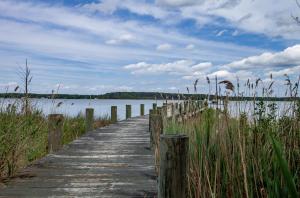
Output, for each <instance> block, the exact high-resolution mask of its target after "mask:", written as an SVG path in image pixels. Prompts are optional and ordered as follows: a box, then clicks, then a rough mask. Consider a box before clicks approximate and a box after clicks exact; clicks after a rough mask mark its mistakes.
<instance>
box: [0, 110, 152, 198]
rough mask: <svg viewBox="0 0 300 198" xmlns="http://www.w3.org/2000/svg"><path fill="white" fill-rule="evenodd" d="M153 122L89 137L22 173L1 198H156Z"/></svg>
mask: <svg viewBox="0 0 300 198" xmlns="http://www.w3.org/2000/svg"><path fill="white" fill-rule="evenodd" d="M148 124H149V121H148V117H147V116H145V117H138V118H131V119H128V120H126V121H121V122H118V123H116V124H112V125H110V126H108V127H104V128H101V129H97V130H94V131H91V132H88V133H87V134H85V135H84V136H83V137H81V138H79V139H78V140H75V141H73V142H72V143H71V144H69V145H66V146H64V147H63V148H62V149H61V150H60V151H58V152H56V153H52V154H49V155H47V156H46V157H44V158H43V159H41V160H39V161H37V162H36V163H34V164H33V165H31V166H29V167H27V168H26V169H24V170H23V171H21V172H20V177H19V178H15V179H13V180H11V181H9V182H8V183H7V184H6V185H7V186H6V187H3V188H0V197H155V196H156V194H157V180H156V176H155V171H154V156H153V152H152V151H151V150H150V144H149V141H150V138H149V137H150V134H149V130H148V129H149V126H148Z"/></svg>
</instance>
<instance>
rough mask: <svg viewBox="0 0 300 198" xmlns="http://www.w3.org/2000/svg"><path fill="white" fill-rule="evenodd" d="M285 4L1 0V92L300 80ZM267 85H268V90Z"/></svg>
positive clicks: (299, 31)
mask: <svg viewBox="0 0 300 198" xmlns="http://www.w3.org/2000/svg"><path fill="white" fill-rule="evenodd" d="M292 16H300V8H299V7H297V4H296V2H295V1H294V0H48V1H47V0H0V58H1V62H0V71H1V72H0V91H1V92H3V91H5V89H6V88H7V87H9V89H13V88H14V87H15V86H16V85H17V84H20V83H21V81H20V77H19V72H20V68H22V67H24V65H25V60H26V59H28V65H29V67H30V68H31V70H32V75H33V80H32V84H31V91H32V92H36V93H51V91H52V90H53V89H56V87H57V86H58V85H59V87H60V90H59V93H80V94H100V93H105V92H111V91H165V92H177V91H178V90H179V91H180V92H185V91H186V87H187V86H190V87H192V83H193V81H194V80H195V79H199V91H200V92H206V91H207V84H206V80H205V79H206V76H208V77H210V78H213V77H214V76H216V75H217V76H218V78H219V79H226V80H231V81H236V78H237V77H238V78H239V80H240V81H241V82H245V81H246V80H247V79H248V78H249V79H252V80H255V79H256V78H261V79H263V80H264V82H267V81H268V78H269V76H270V74H271V73H272V74H273V76H274V78H276V83H277V88H276V89H277V92H276V93H277V94H278V95H280V94H281V93H283V88H282V87H283V86H282V85H283V80H284V76H283V75H284V74H288V75H289V76H290V78H292V79H297V77H298V75H299V74H300V25H299V24H297V23H296V22H295V21H294V20H293V19H292ZM276 83H275V84H276Z"/></svg>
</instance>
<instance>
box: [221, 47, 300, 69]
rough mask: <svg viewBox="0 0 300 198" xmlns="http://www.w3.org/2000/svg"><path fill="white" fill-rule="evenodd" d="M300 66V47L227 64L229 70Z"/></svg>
mask: <svg viewBox="0 0 300 198" xmlns="http://www.w3.org/2000/svg"><path fill="white" fill-rule="evenodd" d="M299 64H300V45H294V46H292V47H288V48H286V49H285V50H283V51H281V52H276V53H269V52H266V53H263V54H261V55H258V56H250V57H247V58H244V59H241V60H238V61H234V62H232V63H229V64H226V65H225V67H227V68H235V69H253V68H261V69H266V67H267V68H273V67H279V68H284V67H291V66H295V65H299Z"/></svg>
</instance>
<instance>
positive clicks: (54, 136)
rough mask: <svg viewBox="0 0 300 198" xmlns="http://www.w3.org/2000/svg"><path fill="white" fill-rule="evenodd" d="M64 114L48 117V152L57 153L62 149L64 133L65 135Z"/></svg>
mask: <svg viewBox="0 0 300 198" xmlns="http://www.w3.org/2000/svg"><path fill="white" fill-rule="evenodd" d="M63 121H64V117H63V115H62V114H50V115H49V116H48V152H49V153H52V152H56V151H58V150H59V149H60V148H61V147H62V133H63V129H62V127H63Z"/></svg>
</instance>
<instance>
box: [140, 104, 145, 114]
mask: <svg viewBox="0 0 300 198" xmlns="http://www.w3.org/2000/svg"><path fill="white" fill-rule="evenodd" d="M140 114H141V116H144V115H145V105H144V104H141V105H140Z"/></svg>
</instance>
